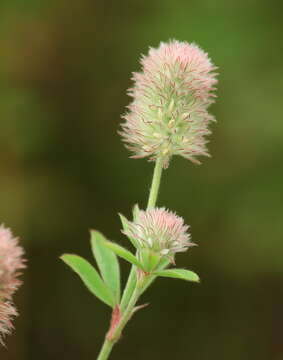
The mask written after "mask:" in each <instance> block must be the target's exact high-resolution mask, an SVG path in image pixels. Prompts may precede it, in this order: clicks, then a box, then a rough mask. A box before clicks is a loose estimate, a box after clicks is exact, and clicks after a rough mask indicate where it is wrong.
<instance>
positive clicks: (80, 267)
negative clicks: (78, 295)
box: [61, 254, 114, 307]
mask: <svg viewBox="0 0 283 360" xmlns="http://www.w3.org/2000/svg"><path fill="white" fill-rule="evenodd" d="M61 259H62V260H63V261H64V262H65V263H66V264H67V265H69V266H70V267H71V268H72V270H74V271H75V272H76V273H77V274H78V275H79V277H80V278H81V279H82V281H83V283H84V284H85V286H86V287H87V288H88V289H89V290H90V291H91V292H92V293H93V294H94V295H95V296H97V297H98V298H99V299H100V300H101V301H103V302H105V304H107V305H109V306H111V307H113V306H114V302H113V297H112V295H111V293H110V291H109V289H108V288H107V286H106V285H105V283H104V282H103V280H102V279H101V277H100V276H99V274H98V272H97V271H96V270H95V268H94V267H93V266H92V265H91V264H90V263H89V262H88V261H86V260H85V259H83V258H82V257H80V256H78V255H72V254H64V255H62V256H61Z"/></svg>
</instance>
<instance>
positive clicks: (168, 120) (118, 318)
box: [61, 40, 217, 360]
mask: <svg viewBox="0 0 283 360" xmlns="http://www.w3.org/2000/svg"><path fill="white" fill-rule="evenodd" d="M141 65H142V72H140V73H134V74H133V80H134V85H133V87H132V88H131V89H129V92H128V93H129V95H130V96H131V97H132V98H133V100H132V102H131V104H130V105H129V106H128V112H127V113H126V114H125V115H124V116H123V119H124V120H125V122H124V123H123V124H122V130H121V131H120V134H121V136H122V138H123V141H124V142H125V143H126V146H127V148H129V149H130V150H131V151H132V152H133V155H132V157H133V158H143V157H149V160H151V161H154V162H155V168H154V173H153V179H152V185H151V188H150V194H149V199H148V205H147V208H146V209H145V210H140V209H139V207H138V205H136V206H134V209H133V219H132V220H128V219H126V218H125V217H124V216H123V215H121V214H120V218H121V222H122V227H123V229H122V233H123V234H125V235H126V236H127V238H128V239H129V240H130V242H131V243H132V245H133V246H134V248H135V249H136V251H135V253H133V252H130V251H129V250H127V249H125V248H124V247H122V246H121V245H119V244H117V243H115V242H111V241H109V240H107V238H106V237H105V236H104V235H102V234H101V233H100V232H98V231H92V232H91V247H92V252H93V255H94V258H95V260H96V263H97V267H98V270H99V271H98V270H96V269H95V268H94V267H93V266H92V265H91V264H90V263H89V262H88V261H86V260H85V259H83V258H82V257H80V256H77V255H71V254H65V255H63V256H62V257H61V258H62V260H63V261H64V262H65V263H66V264H68V265H69V266H70V267H71V268H72V269H73V270H74V271H75V272H76V273H77V274H78V275H79V276H80V278H81V279H82V281H83V282H84V284H85V285H86V286H87V288H88V289H89V290H90V291H91V292H92V293H93V294H94V295H95V296H97V297H98V298H99V299H100V300H101V301H103V302H104V303H105V304H106V305H108V306H110V307H111V308H112V318H111V323H110V328H109V331H108V332H107V334H106V337H105V341H104V344H103V346H102V349H101V351H100V353H99V355H98V358H97V359H98V360H106V359H108V357H109V355H110V352H111V350H112V347H113V345H114V344H115V343H116V342H117V341H118V340H119V338H120V337H121V333H122V331H123V329H124V327H125V325H126V324H127V322H128V321H129V320H130V319H131V317H132V316H133V314H134V313H135V312H136V311H137V310H138V309H140V308H141V307H143V306H142V305H137V302H138V300H139V297H140V296H141V294H142V293H143V292H144V291H145V290H146V289H147V288H148V287H149V286H150V285H151V284H152V282H153V281H154V280H155V279H156V278H157V277H159V276H162V277H168V278H177V279H182V280H187V281H193V282H198V281H199V277H198V275H197V274H195V273H194V272H192V271H190V270H186V269H179V268H176V267H175V257H176V253H178V252H183V251H186V250H187V249H188V248H189V247H190V246H192V245H194V244H193V243H192V242H191V236H190V234H189V232H188V230H189V226H187V225H185V224H184V221H183V219H182V218H181V217H179V216H177V215H176V214H175V213H173V212H171V211H169V210H166V209H165V208H158V207H156V201H157V195H158V191H159V186H160V180H161V173H162V170H163V169H165V168H167V167H168V165H169V162H170V159H171V158H172V156H173V155H181V156H183V157H184V158H186V159H189V160H191V161H192V162H194V163H199V160H198V157H199V156H201V155H206V156H209V154H208V151H207V148H206V142H207V140H206V135H208V134H209V133H210V131H209V129H208V126H209V123H210V122H211V121H213V120H214V118H213V116H212V115H210V114H209V113H208V112H207V109H208V107H209V105H210V104H211V103H212V102H213V98H214V96H215V95H214V94H213V90H215V88H214V85H215V84H216V82H217V81H216V73H215V72H214V70H215V67H214V66H213V65H212V63H211V61H210V59H209V58H208V56H207V54H206V53H205V52H203V51H202V50H201V49H200V48H199V47H198V46H197V45H194V44H188V43H186V42H178V41H175V40H174V41H170V42H168V43H161V44H160V46H159V47H158V48H157V49H154V48H151V49H150V50H149V54H148V55H147V56H143V57H142V59H141ZM118 257H120V258H122V259H124V260H126V261H128V262H129V263H131V264H132V268H131V271H130V274H129V277H128V281H127V283H126V286H125V288H124V289H123V291H122V294H121V290H120V270H119V263H118Z"/></svg>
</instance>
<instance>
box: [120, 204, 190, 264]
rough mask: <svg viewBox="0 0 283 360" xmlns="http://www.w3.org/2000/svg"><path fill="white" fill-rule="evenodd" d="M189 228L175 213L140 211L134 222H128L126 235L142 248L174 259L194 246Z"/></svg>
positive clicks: (160, 209) (155, 210)
mask: <svg viewBox="0 0 283 360" xmlns="http://www.w3.org/2000/svg"><path fill="white" fill-rule="evenodd" d="M188 229H189V226H187V225H185V224H184V220H183V219H182V218H181V217H179V216H177V215H176V214H175V213H173V212H170V211H168V210H166V209H165V208H152V209H149V210H146V211H143V210H140V211H139V213H138V215H137V218H136V219H135V221H134V222H128V224H127V230H126V231H124V234H125V235H127V236H128V237H130V238H132V239H134V241H135V242H136V243H137V244H138V246H139V247H140V248H149V249H152V250H153V251H154V252H156V253H159V254H160V255H162V256H169V258H172V256H174V254H175V253H176V252H183V251H186V250H187V249H188V247H189V246H192V245H194V244H193V243H192V242H191V241H190V238H191V236H190V234H189V233H188Z"/></svg>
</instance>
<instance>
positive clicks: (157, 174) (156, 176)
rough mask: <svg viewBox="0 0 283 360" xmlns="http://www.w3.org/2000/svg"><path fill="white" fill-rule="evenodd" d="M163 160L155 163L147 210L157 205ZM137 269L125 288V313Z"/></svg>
mask: <svg viewBox="0 0 283 360" xmlns="http://www.w3.org/2000/svg"><path fill="white" fill-rule="evenodd" d="M162 164H163V162H162V158H158V159H157V160H156V163H155V168H154V172H153V177H152V182H151V187H150V192H149V198H148V204H147V208H148V209H149V208H151V207H154V206H155V204H156V200H157V196H158V192H159V187H160V180H161V174H162ZM135 271H136V267H135V266H132V268H131V271H130V275H129V277H128V281H127V284H126V287H125V290H124V292H123V296H122V300H121V307H120V308H121V311H122V312H123V311H124V310H125V308H126V307H127V304H128V303H129V301H130V298H131V296H132V293H133V289H134V287H135V284H136V273H135Z"/></svg>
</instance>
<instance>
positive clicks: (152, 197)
mask: <svg viewBox="0 0 283 360" xmlns="http://www.w3.org/2000/svg"><path fill="white" fill-rule="evenodd" d="M162 167H163V161H162V158H161V157H160V158H158V159H157V160H156V162H155V168H154V172H153V178H152V183H151V188H150V192H149V198H148V203H147V208H148V209H149V208H152V207H155V204H156V200H157V196H158V191H159V186H160V180H161V174H162Z"/></svg>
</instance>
